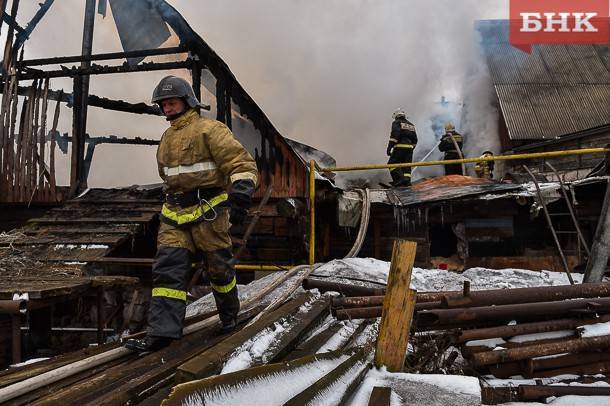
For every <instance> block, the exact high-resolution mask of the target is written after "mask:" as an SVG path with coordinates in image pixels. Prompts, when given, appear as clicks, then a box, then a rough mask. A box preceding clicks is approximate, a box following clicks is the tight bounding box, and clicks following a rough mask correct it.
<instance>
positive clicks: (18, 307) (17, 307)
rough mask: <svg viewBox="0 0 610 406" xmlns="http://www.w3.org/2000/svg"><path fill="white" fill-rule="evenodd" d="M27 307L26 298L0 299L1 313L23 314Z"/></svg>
mask: <svg viewBox="0 0 610 406" xmlns="http://www.w3.org/2000/svg"><path fill="white" fill-rule="evenodd" d="M27 308H28V302H27V301H26V300H0V314H21V313H24V312H25V311H26V310H27Z"/></svg>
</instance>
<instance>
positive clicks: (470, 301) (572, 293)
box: [441, 283, 610, 308]
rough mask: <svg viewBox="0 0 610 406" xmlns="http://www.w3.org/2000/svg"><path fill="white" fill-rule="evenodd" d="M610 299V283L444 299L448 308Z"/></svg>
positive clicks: (487, 292)
mask: <svg viewBox="0 0 610 406" xmlns="http://www.w3.org/2000/svg"><path fill="white" fill-rule="evenodd" d="M594 297H610V283H585V284H581V285H560V286H537V287H533V288H515V289H490V290H477V291H470V294H469V295H468V296H464V295H462V294H459V293H458V294H456V295H454V294H449V295H446V296H445V297H444V298H443V299H441V300H442V301H443V304H445V305H446V307H448V308H455V307H477V306H489V305H505V304H516V303H534V302H552V301H556V300H564V299H573V298H594Z"/></svg>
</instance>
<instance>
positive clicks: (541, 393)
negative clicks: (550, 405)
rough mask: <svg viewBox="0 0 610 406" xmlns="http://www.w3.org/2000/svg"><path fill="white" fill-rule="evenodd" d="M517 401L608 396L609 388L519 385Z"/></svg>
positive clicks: (609, 393)
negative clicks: (570, 396)
mask: <svg viewBox="0 0 610 406" xmlns="http://www.w3.org/2000/svg"><path fill="white" fill-rule="evenodd" d="M517 391H518V394H519V400H522V401H534V400H539V399H544V398H548V397H551V396H566V395H576V396H610V388H608V387H596V386H556V385H521V386H519V388H518V390H517Z"/></svg>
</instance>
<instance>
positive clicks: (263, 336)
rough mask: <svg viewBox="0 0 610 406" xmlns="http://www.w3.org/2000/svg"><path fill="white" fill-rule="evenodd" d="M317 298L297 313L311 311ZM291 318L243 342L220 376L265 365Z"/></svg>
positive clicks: (280, 321)
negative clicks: (256, 365) (257, 365)
mask: <svg viewBox="0 0 610 406" xmlns="http://www.w3.org/2000/svg"><path fill="white" fill-rule="evenodd" d="M319 297H320V295H314V296H313V297H312V298H311V300H309V301H308V302H306V303H305V304H303V305H302V306H301V307H299V310H298V311H297V313H307V312H308V311H309V310H310V309H311V303H312V302H313V301H315V300H317V299H318V298H319ZM292 318H293V317H292V316H288V317H285V318H283V319H282V320H279V321H277V322H275V323H274V324H273V325H271V326H269V327H267V328H265V329H263V330H262V331H260V332H259V333H258V334H256V335H254V337H252V338H250V339H249V340H247V341H246V342H244V343H243V344H242V345H241V346H239V348H237V349H236V350H235V351H234V352H233V353H232V354H231V356H230V357H229V359H228V360H227V362H226V363H225V365H224V367H223V369H222V372H221V374H227V373H229V372H235V371H240V370H242V369H247V368H250V367H251V366H253V365H255V364H261V363H263V364H264V363H267V362H268V361H269V356H270V353H271V352H272V351H271V350H272V349H273V347H274V344H275V342H276V341H277V339H278V338H279V337H280V336H282V335H283V334H284V332H285V331H286V330H290V328H291V326H292Z"/></svg>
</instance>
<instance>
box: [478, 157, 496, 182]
mask: <svg viewBox="0 0 610 406" xmlns="http://www.w3.org/2000/svg"><path fill="white" fill-rule="evenodd" d="M493 156H494V154H493V152H491V151H485V152H483V154H482V155H481V158H491V157H493ZM474 172H475V173H476V174H477V176H478V177H479V178H483V179H493V177H494V161H483V162H477V164H476V165H475V166H474Z"/></svg>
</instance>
